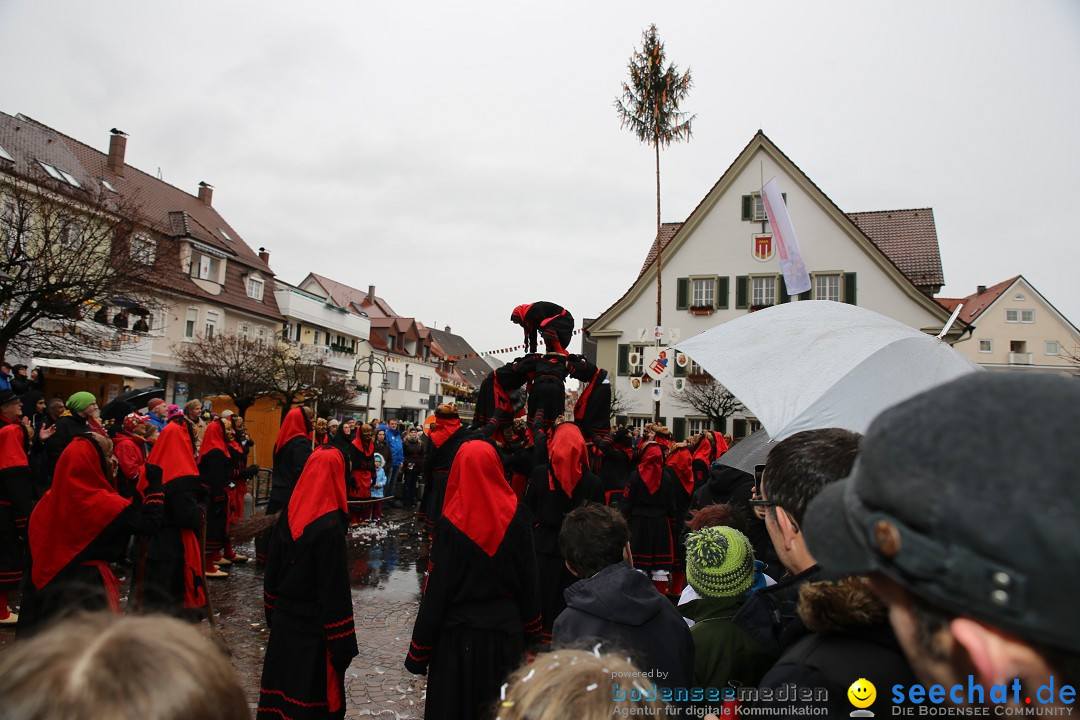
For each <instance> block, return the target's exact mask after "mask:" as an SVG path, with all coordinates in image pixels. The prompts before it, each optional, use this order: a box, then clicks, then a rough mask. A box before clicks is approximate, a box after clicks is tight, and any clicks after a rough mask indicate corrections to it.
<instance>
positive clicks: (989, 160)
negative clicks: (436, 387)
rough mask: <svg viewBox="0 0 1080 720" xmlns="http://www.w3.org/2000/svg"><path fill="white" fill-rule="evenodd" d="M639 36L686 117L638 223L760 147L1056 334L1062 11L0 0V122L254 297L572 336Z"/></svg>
mask: <svg viewBox="0 0 1080 720" xmlns="http://www.w3.org/2000/svg"><path fill="white" fill-rule="evenodd" d="M651 22H654V23H656V25H657V27H658V29H659V31H660V35H661V38H662V39H663V40H664V41H665V43H666V46H667V53H668V57H669V59H670V60H673V61H675V62H676V63H677V64H678V65H679V67H680V68H681V69H684V68H686V67H687V66H689V67H690V68H691V69H692V71H693V80H694V87H693V90H692V91H691V94H690V96H689V98H688V100H687V103H686V107H687V109H689V110H690V111H691V112H694V113H696V114H697V119H696V120H695V123H694V137H693V138H692V140H691V141H690V142H689V143H686V144H681V145H676V146H672V148H670V149H669V150H667V151H665V152H664V153H663V154H662V156H661V171H662V182H663V216H664V220H665V221H681V220H684V219H685V218H686V216H687V215H688V214H689V213H690V211H691V210H692V209H693V208H694V206H695V205H696V204H697V203H698V202H699V201H700V200H701V198H702V197H704V195H705V193H706V192H707V191H708V190H709V188H710V187H711V186H712V185H713V183H714V182H715V181H716V180H717V179H718V178H719V177H720V175H721V174H722V173H723V171H724V170H725V169H726V168H727V166H728V165H729V164H730V163H731V161H732V160H733V159H734V158H735V155H736V154H737V153H738V152H739V151H740V150H741V149H742V148H743V146H744V145H745V144H746V143H747V142H748V141H749V140H750V138H751V137H752V136H753V134H754V133H755V132H756V131H757V129H758V128H762V129H763V130H764V131H765V133H766V134H767V135H769V137H770V138H771V139H772V140H773V141H774V142H776V143H777V145H779V147H780V148H781V149H782V150H783V151H784V152H785V153H787V154H788V156H789V157H791V159H792V160H794V161H795V163H797V164H798V165H799V166H800V167H801V168H802V169H803V170H804V171H805V172H806V173H807V174H808V175H809V176H810V177H811V179H812V180H814V181H815V182H816V183H817V184H818V186H819V187H821V189H822V190H824V192H825V193H826V194H828V195H829V197H830V198H832V200H833V201H834V202H835V203H836V204H837V205H838V206H839V207H840V208H841V209H843V210H845V211H848V212H852V211H864V210H887V209H898V208H909V207H925V206H930V207H932V208H933V209H934V214H935V217H936V219H937V230H938V238H939V240H940V243H941V254H942V260H943V263H944V270H945V280H946V283H947V284H946V287H945V290H944V292H943V293H942V295H945V296H958V295H966V294H969V293H971V292H974V290H975V286H976V285H978V284H987V285H989V284H993V283H996V282H998V281H1000V280H1003V279H1005V278H1007V277H1010V276H1012V275H1015V274H1023V275H1024V276H1025V277H1027V279H1028V280H1030V281H1031V282H1032V283H1033V284H1034V285H1035V287H1036V288H1037V289H1038V290H1040V291H1041V292H1042V293H1043V294H1044V295H1045V296H1046V297H1047V298H1048V299H1049V300H1050V302H1052V303H1054V304H1055V305H1056V306H1057V307H1058V309H1059V310H1061V311H1062V312H1063V313H1065V315H1066V316H1067V317H1069V319H1070V320H1072V321H1073V322H1074V323H1080V292H1078V291H1077V283H1076V281H1075V276H1076V266H1077V261H1078V260H1080V250H1078V248H1077V243H1078V241H1080V237H1078V236H1077V232H1076V229H1075V228H1076V222H1075V221H1070V220H1069V219H1068V217H1067V215H1066V211H1070V210H1073V209H1074V208H1076V207H1078V206H1080V169H1078V163H1080V137H1078V132H1077V130H1078V119H1080V112H1078V110H1080V93H1078V92H1077V87H1078V82H1080V2H1077V1H1076V0H1026V1H1023V2H1021V1H1020V0H1016V1H1008V2H1006V1H1004V0H905V2H876V1H873V0H857V1H851V2H841V1H839V0H836V1H834V0H815V2H805V1H804V0H800V1H797V2H796V1H791V2H789V1H784V0H780V1H775V2H768V3H746V2H743V3H735V2H716V0H711V1H709V2H678V3H674V2H670V3H657V2H642V1H637V0H617V1H616V0H595V1H590V2H581V1H580V0H578V1H577V2H564V1H561V0H558V1H557V0H546V1H545V2H520V1H515V0H497V1H495V0H482V1H476V2H468V3H460V2H411V3H397V2H379V3H374V2H359V1H357V2H354V1H347V2H346V1H339V0H334V1H332V2H331V1H327V2H308V3H298V2H289V3H285V2H276V1H268V0H261V1H259V2H254V1H249V0H244V1H235V2H233V1H229V0H219V1H217V2H188V3H160V2H145V0H131V1H128V0H124V1H120V0H110V1H107V2H106V1H102V2H92V1H90V0H50V1H48V2H45V1H43V0H0V58H2V65H3V68H4V70H3V71H2V72H0V110H2V111H4V112H6V113H9V114H15V113H24V114H26V115H29V116H30V117H33V118H34V119H36V120H39V121H41V122H43V123H45V124H47V125H50V126H52V127H54V128H56V129H57V130H60V131H61V132H64V133H66V134H68V135H71V136H73V137H75V138H77V139H79V140H82V141H83V142H86V143H88V144H91V145H93V146H95V147H97V148H98V149H101V150H106V149H107V147H108V131H109V128H112V127H117V128H120V129H122V130H124V131H126V132H128V133H129V134H130V138H129V140H128V152H127V160H128V162H129V163H130V164H131V165H134V166H136V167H138V168H140V169H142V170H145V171H148V172H151V173H156V172H157V171H158V169H159V168H160V172H161V174H162V176H163V177H164V179H165V180H166V181H168V182H170V183H172V184H173V185H176V186H178V187H180V188H183V189H185V190H187V191H189V192H192V193H194V192H195V190H196V185H197V183H198V182H199V181H200V180H205V181H207V182H209V183H211V184H212V185H214V186H215V188H216V190H215V195H214V205H215V206H216V207H217V208H218V209H219V211H220V212H221V213H222V214H223V215H224V216H225V217H226V218H227V219H228V221H229V222H230V223H231V224H232V225H233V226H234V228H235V229H236V230H237V231H239V232H240V234H241V235H242V236H243V237H244V239H245V240H246V241H247V242H248V243H249V244H250V245H251V246H252V247H254V248H258V247H260V246H265V247H266V248H268V249H269V250H270V251H271V265H272V267H273V269H274V271H275V272H276V273H277V274H278V276H279V277H281V278H282V279H284V280H286V281H288V282H293V283H295V282H299V281H300V280H301V279H302V278H303V277H304V275H305V274H306V273H307V272H308V271H314V272H317V273H321V274H324V275H328V276H330V277H332V278H334V279H336V280H339V281H341V282H345V283H348V284H351V285H354V286H356V287H360V288H366V287H367V286H368V285H372V284H373V285H375V286H376V287H377V291H378V293H379V294H380V295H381V296H383V297H385V298H386V299H387V300H388V301H389V302H390V303H391V305H392V306H393V307H394V309H395V310H397V311H398V312H399V313H400V314H402V315H406V316H415V317H417V318H418V319H420V320H421V321H422V322H424V323H426V324H428V325H430V326H437V327H443V326H445V325H450V326H451V327H452V329H453V331H454V332H456V333H458V334H460V335H463V336H464V337H465V338H466V339H467V340H469V341H470V343H472V345H473V346H474V347H475V348H476V349H477V350H480V351H483V350H489V349H493V348H497V347H502V346H505V345H512V344H516V343H518V342H520V337H521V336H520V332H519V329H518V328H517V327H516V326H513V325H511V324H510V323H509V321H508V320H507V318H508V317H509V314H510V310H511V309H512V308H513V307H514V306H515V305H517V304H519V303H522V302H531V301H533V300H540V299H544V300H552V301H555V302H559V303H561V304H563V305H565V306H567V307H568V308H569V309H570V310H571V312H573V314H574V315H575V317H576V318H578V319H579V320H580V319H581V318H583V317H593V316H595V315H596V314H598V313H599V312H601V311H602V310H604V309H605V308H607V307H608V306H609V305H610V304H611V303H612V302H613V301H614V300H615V299H617V298H618V297H619V296H620V295H622V293H623V292H624V291H625V290H626V289H627V288H628V287H629V284H630V283H631V282H632V281H633V279H634V278H635V277H636V275H637V271H638V269H639V268H640V266H641V263H642V261H643V259H644V257H645V254H646V252H647V250H648V247H649V244H650V243H651V241H652V235H653V232H654V229H653V228H654V223H655V204H654V203H655V201H654V196H653V192H654V187H653V174H652V173H653V168H652V163H653V158H652V153H651V151H650V150H649V148H648V147H647V146H643V145H641V144H639V142H638V141H637V139H636V138H635V137H634V136H633V135H631V134H630V133H629V132H628V131H624V130H622V129H620V127H619V121H618V118H617V116H616V114H615V111H614V109H613V107H612V103H613V101H614V99H615V97H616V96H617V95H618V93H619V89H620V83H621V82H622V80H623V78H624V77H625V75H626V64H627V60H628V58H629V56H630V54H631V52H632V51H633V50H634V48H635V47H636V46H638V45H639V44H640V40H641V32H642V30H643V29H644V28H645V27H647V26H648V25H649V23H651ZM796 223H797V218H796ZM797 230H798V227H797V224H796V231H797ZM807 245H808V242H807V241H806V240H803V246H804V251H806V252H807V254H808V255H809V254H810V249H809V248H808V247H807ZM503 359H507V358H506V357H504V358H503Z"/></svg>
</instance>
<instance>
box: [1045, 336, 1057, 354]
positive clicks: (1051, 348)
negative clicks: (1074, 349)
mask: <svg viewBox="0 0 1080 720" xmlns="http://www.w3.org/2000/svg"><path fill="white" fill-rule="evenodd" d="M1043 354H1044V355H1053V356H1056V355H1060V354H1061V343H1059V342H1058V341H1057V340H1045V341H1043Z"/></svg>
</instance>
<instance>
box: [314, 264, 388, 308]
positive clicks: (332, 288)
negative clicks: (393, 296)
mask: <svg viewBox="0 0 1080 720" xmlns="http://www.w3.org/2000/svg"><path fill="white" fill-rule="evenodd" d="M311 277H312V278H314V280H315V282H317V283H319V284H320V285H322V287H323V289H324V290H326V292H327V294H329V295H330V299H331V300H333V301H334V304H335V305H340V306H341V307H345V308H347V307H351V308H353V309H354V310H362V311H363V312H365V313H367V315H368V317H370V318H376V317H399V315H398V314H397V313H396V312H394V309H393V308H391V307H390V304H389V303H388V302H386V300H384V299H382V298H381V297H379V296H378V295H376V296H375V300H374V302H372V301H371V300H369V299H368V291H367V290H357V289H356V288H354V287H350V286H348V285H346V284H345V283H339V282H338V281H337V280H331V279H330V278H328V277H325V276H323V275H318V274H316V273H311Z"/></svg>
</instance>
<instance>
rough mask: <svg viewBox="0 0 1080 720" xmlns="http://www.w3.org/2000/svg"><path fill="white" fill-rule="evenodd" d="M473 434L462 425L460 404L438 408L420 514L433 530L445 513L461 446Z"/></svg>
mask: <svg viewBox="0 0 1080 720" xmlns="http://www.w3.org/2000/svg"><path fill="white" fill-rule="evenodd" d="M468 437H469V431H468V429H467V428H465V427H463V426H462V424H461V418H460V417H459V416H458V412H457V407H455V406H454V405H450V404H447V403H443V404H442V405H439V406H438V407H437V408H435V422H434V424H433V425H432V426H431V428H430V434H429V435H428V440H429V442H430V445H429V446H428V453H427V457H426V458H425V459H424V471H423V473H422V478H423V480H424V496H423V498H421V500H420V510H421V512H420V514H421V516H422V517H423V519H424V524H425V526H426V527H428V528H429V529H432V528H434V527H435V523H436V522H437V521H438V519H439V517H440V516H441V515H442V513H443V503H444V501H445V498H446V482H447V479H448V478H449V477H450V467H451V466H452V465H453V463H454V456H455V455H456V454H457V451H458V448H459V447H461V444H462V443H464V442H465V440H466V438H468Z"/></svg>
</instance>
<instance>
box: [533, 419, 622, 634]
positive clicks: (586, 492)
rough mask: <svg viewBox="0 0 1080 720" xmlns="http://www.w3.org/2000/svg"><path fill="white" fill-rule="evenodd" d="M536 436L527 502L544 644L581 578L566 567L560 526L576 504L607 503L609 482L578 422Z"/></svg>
mask: <svg viewBox="0 0 1080 720" xmlns="http://www.w3.org/2000/svg"><path fill="white" fill-rule="evenodd" d="M533 436H534V437H535V438H536V444H535V460H536V464H535V466H534V468H533V474H532V479H531V481H530V482H529V489H528V493H527V494H526V496H525V503H526V504H527V505H528V506H529V509H530V510H531V511H532V515H533V543H534V544H535V546H536V560H537V565H538V566H539V569H540V609H541V614H542V616H543V633H544V642H545V643H549V642H551V626H552V625H553V624H554V623H555V618H556V617H558V615H559V613H560V612H562V611H563V609H564V608H565V607H566V600H565V598H564V597H563V591H564V590H565V589H566V588H568V587H570V586H571V585H572V584H573V583H574V581H575V580H576V579H577V578H575V577H574V576H573V575H572V574H570V571H569V570H567V569H566V562H565V560H564V558H563V554H562V552H561V551H560V549H559V529H560V528H561V527H562V523H563V518H565V517H566V514H567V513H569V512H570V511H571V510H573V509H574V508H576V507H580V506H581V505H584V504H586V503H590V502H595V503H600V504H603V502H604V486H603V483H601V482H600V478H598V477H597V476H596V475H594V474H593V473H592V472H591V471H590V470H589V469H588V454H587V450H586V447H585V439H584V438H583V437H582V435H581V430H580V429H578V426H577V425H575V424H573V423H568V422H564V423H562V424H560V425H556V426H555V429H554V430H552V432H551V438H550V439H548V438H547V436H546V435H545V434H544V433H543V432H542V431H540V430H539V429H538V428H537V429H535V430H534V433H533Z"/></svg>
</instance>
